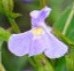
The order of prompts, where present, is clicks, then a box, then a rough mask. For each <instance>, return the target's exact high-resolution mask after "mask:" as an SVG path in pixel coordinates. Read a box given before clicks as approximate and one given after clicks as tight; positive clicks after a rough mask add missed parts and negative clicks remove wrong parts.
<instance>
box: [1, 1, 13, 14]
mask: <svg viewBox="0 0 74 71" xmlns="http://www.w3.org/2000/svg"><path fill="white" fill-rule="evenodd" d="M1 1H2V5H3V9H4V11H5V13H7V14H8V13H9V12H12V11H13V0H1Z"/></svg>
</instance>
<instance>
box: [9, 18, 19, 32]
mask: <svg viewBox="0 0 74 71" xmlns="http://www.w3.org/2000/svg"><path fill="white" fill-rule="evenodd" d="M8 20H9V22H10V24H11V26H12V29H13V31H14V32H15V33H19V32H20V29H19V27H18V25H17V24H16V22H15V20H14V19H12V18H10V17H8Z"/></svg>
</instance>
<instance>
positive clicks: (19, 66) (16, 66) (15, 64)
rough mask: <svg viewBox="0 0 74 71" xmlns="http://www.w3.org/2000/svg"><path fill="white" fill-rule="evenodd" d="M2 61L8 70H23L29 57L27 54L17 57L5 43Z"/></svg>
mask: <svg viewBox="0 0 74 71" xmlns="http://www.w3.org/2000/svg"><path fill="white" fill-rule="evenodd" d="M2 62H3V65H4V66H5V69H6V70H7V71H23V69H24V68H25V67H26V65H27V62H28V58H27V56H23V57H17V56H15V55H12V54H11V53H10V52H9V51H8V49H7V47H6V44H3V49H2Z"/></svg>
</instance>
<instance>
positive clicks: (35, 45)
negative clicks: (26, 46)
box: [29, 34, 49, 56]
mask: <svg viewBox="0 0 74 71" xmlns="http://www.w3.org/2000/svg"><path fill="white" fill-rule="evenodd" d="M48 47H49V42H48V39H47V36H46V34H44V35H42V36H41V37H39V38H37V39H34V40H33V42H32V45H31V48H30V52H29V56H34V55H38V54H41V53H43V52H44V51H45V49H46V48H48Z"/></svg>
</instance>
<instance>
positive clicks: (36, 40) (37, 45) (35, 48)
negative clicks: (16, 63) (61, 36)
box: [8, 6, 68, 58]
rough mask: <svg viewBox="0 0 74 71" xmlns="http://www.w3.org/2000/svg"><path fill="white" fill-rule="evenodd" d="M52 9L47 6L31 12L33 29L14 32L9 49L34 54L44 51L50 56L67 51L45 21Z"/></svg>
mask: <svg viewBox="0 0 74 71" xmlns="http://www.w3.org/2000/svg"><path fill="white" fill-rule="evenodd" d="M50 11H51V9H50V8H48V7H47V6H46V7H44V8H43V9H42V10H34V11H32V12H31V13H30V16H31V23H32V26H31V27H32V28H31V30H29V31H27V32H24V33H20V34H13V35H12V36H11V37H10V39H9V41H8V49H9V50H10V51H11V52H12V53H13V54H15V55H16V56H24V55H29V56H34V55H38V54H41V53H44V54H45V55H46V56H47V57H49V58H59V57H61V56H64V54H65V53H67V51H68V47H67V46H66V45H65V44H64V43H63V42H61V41H60V40H58V39H57V38H56V37H55V36H54V35H53V34H52V33H51V30H52V29H51V28H50V27H48V26H47V25H46V23H45V19H46V18H47V17H48V15H49V13H50Z"/></svg>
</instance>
